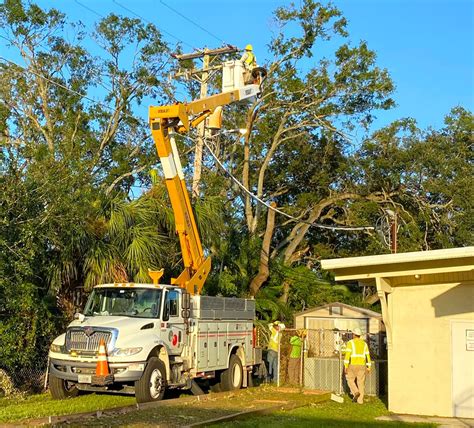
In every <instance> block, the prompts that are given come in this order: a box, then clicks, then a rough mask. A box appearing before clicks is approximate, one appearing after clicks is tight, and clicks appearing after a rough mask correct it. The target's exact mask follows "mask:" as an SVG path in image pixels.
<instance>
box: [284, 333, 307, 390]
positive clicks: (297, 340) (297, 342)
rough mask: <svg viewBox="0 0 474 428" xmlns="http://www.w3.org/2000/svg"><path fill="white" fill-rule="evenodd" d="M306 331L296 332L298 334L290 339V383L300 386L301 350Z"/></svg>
mask: <svg viewBox="0 0 474 428" xmlns="http://www.w3.org/2000/svg"><path fill="white" fill-rule="evenodd" d="M305 337H306V330H303V329H300V330H296V334H295V335H293V336H291V337H290V345H291V353H290V360H289V361H288V381H289V382H290V383H291V384H294V385H299V383H300V370H301V350H302V349H303V343H304V338H305Z"/></svg>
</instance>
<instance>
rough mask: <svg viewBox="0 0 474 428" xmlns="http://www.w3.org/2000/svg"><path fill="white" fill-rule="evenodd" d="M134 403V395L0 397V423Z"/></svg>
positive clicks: (91, 410)
mask: <svg viewBox="0 0 474 428" xmlns="http://www.w3.org/2000/svg"><path fill="white" fill-rule="evenodd" d="M131 404H135V397H133V396H124V395H107V394H90V395H83V396H79V397H76V398H71V399H68V400H53V399H51V396H50V395H49V393H46V394H38V395H30V396H27V397H24V398H2V399H0V423H2V422H13V421H14V422H18V421H20V420H22V419H31V418H41V417H47V416H52V415H68V414H71V413H82V412H93V411H95V410H104V409H110V408H113V407H120V406H128V405H131Z"/></svg>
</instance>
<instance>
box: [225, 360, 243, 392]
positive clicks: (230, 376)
mask: <svg viewBox="0 0 474 428" xmlns="http://www.w3.org/2000/svg"><path fill="white" fill-rule="evenodd" d="M243 375H244V373H243V370H242V363H241V361H240V358H239V357H238V356H237V355H235V354H232V355H231V356H230V360H229V368H228V369H227V370H224V371H223V372H222V373H221V382H220V386H221V390H222V391H232V390H234V389H240V388H242V379H243Z"/></svg>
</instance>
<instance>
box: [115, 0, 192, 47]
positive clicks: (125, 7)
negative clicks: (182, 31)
mask: <svg viewBox="0 0 474 428" xmlns="http://www.w3.org/2000/svg"><path fill="white" fill-rule="evenodd" d="M112 1H113V2H114V3H115V4H116V5H117V6H119V7H121V8H122V9H124V10H126V11H128V12H129V13H131V14H132V15H135V16H136V17H137V18H140V19H142V20H143V21H145V22H148V23H149V24H153V25H155V26H156V27H158V26H157V25H156V24H155V23H153V22H151V21H150V20H149V19H146V18H144V17H143V16H141V15H139V14H138V13H136V12H134V11H133V10H132V9H130V8H128V7H127V6H124V5H123V4H121V3H119V2H118V1H117V0H112ZM158 28H159V29H160V31H161V32H163V33H164V34H167V35H168V36H170V37H172V38H173V39H175V40H177V41H178V42H179V43H182V44H183V45H186V46H188V47H190V48H191V49H196V48H195V47H194V46H192V45H190V44H189V43H187V42H185V41H184V40H183V39H180V38H179V37H177V36H175V35H174V34H172V33H170V32H169V31H166V30H163V28H161V27H158Z"/></svg>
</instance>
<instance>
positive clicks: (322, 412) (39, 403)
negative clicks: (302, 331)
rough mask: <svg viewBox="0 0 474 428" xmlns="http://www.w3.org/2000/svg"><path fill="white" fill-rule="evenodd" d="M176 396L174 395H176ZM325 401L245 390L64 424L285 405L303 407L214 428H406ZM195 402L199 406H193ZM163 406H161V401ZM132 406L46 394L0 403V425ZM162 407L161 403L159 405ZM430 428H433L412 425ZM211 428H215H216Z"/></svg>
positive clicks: (192, 417)
mask: <svg viewBox="0 0 474 428" xmlns="http://www.w3.org/2000/svg"><path fill="white" fill-rule="evenodd" d="M176 395H178V394H176ZM326 397H327V396H321V395H313V396H312V395H306V394H304V395H303V394H301V393H300V392H298V391H294V392H292V393H290V392H288V390H285V389H278V388H275V387H270V386H262V387H258V388H250V389H246V390H240V391H238V392H233V393H220V394H210V395H208V396H206V398H205V399H203V400H199V399H198V397H196V401H195V400H194V399H192V400H191V401H190V400H189V398H190V397H189V395H187V398H185V399H184V400H182V399H180V400H172V401H170V402H168V403H167V405H165V406H164V407H163V406H160V407H157V408H150V409H142V410H139V411H132V412H129V413H126V414H115V415H108V416H106V415H104V416H103V417H101V418H96V417H89V418H81V419H75V420H71V421H69V422H67V423H66V424H67V426H70V427H75V426H77V427H81V428H82V427H86V426H90V427H94V426H104V425H106V426H110V427H112V426H120V427H122V426H136V427H138V426H140V427H146V426H150V427H151V426H156V425H160V424H167V425H171V426H183V425H188V424H192V423H196V422H202V421H206V420H209V419H213V418H218V417H222V416H225V415H231V414H235V413H237V412H241V411H245V410H253V409H259V408H263V407H268V406H272V405H273V406H274V405H275V403H290V404H293V405H298V406H303V407H299V408H296V409H294V410H289V411H277V412H275V413H272V414H267V415H265V416H250V415H249V416H248V417H247V418H246V419H243V420H238V421H234V422H227V423H220V424H219V427H234V426H235V427H249V428H256V427H268V426H273V427H291V428H295V427H329V428H331V427H351V428H355V427H369V428H370V427H387V426H391V427H400V426H404V427H407V426H411V425H412V424H404V423H400V422H379V421H376V420H375V418H376V417H377V416H382V415H387V414H388V411H387V409H386V407H385V405H384V404H383V402H382V401H381V400H380V399H378V398H369V400H368V402H367V403H366V404H364V405H362V406H361V405H358V404H354V403H352V402H350V400H349V399H348V397H346V398H345V402H344V403H342V404H339V403H335V402H333V401H322V400H327V398H326ZM198 400H199V401H198ZM165 401H167V400H165ZM133 404H135V398H134V397H133V396H123V395H108V394H87V395H82V396H79V397H76V398H73V399H68V400H62V401H57V400H52V399H51V397H50V396H49V394H40V395H33V396H29V397H26V398H11V399H7V398H3V399H0V425H1V423H5V422H15V423H18V422H21V421H22V420H25V419H34V418H41V417H48V416H53V415H69V414H74V413H82V412H93V411H96V410H105V409H111V408H114V407H121V406H129V405H133ZM163 404H165V403H163ZM418 425H419V426H425V427H434V426H436V425H433V424H431V425H430V424H418ZM216 426H217V425H216Z"/></svg>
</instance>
